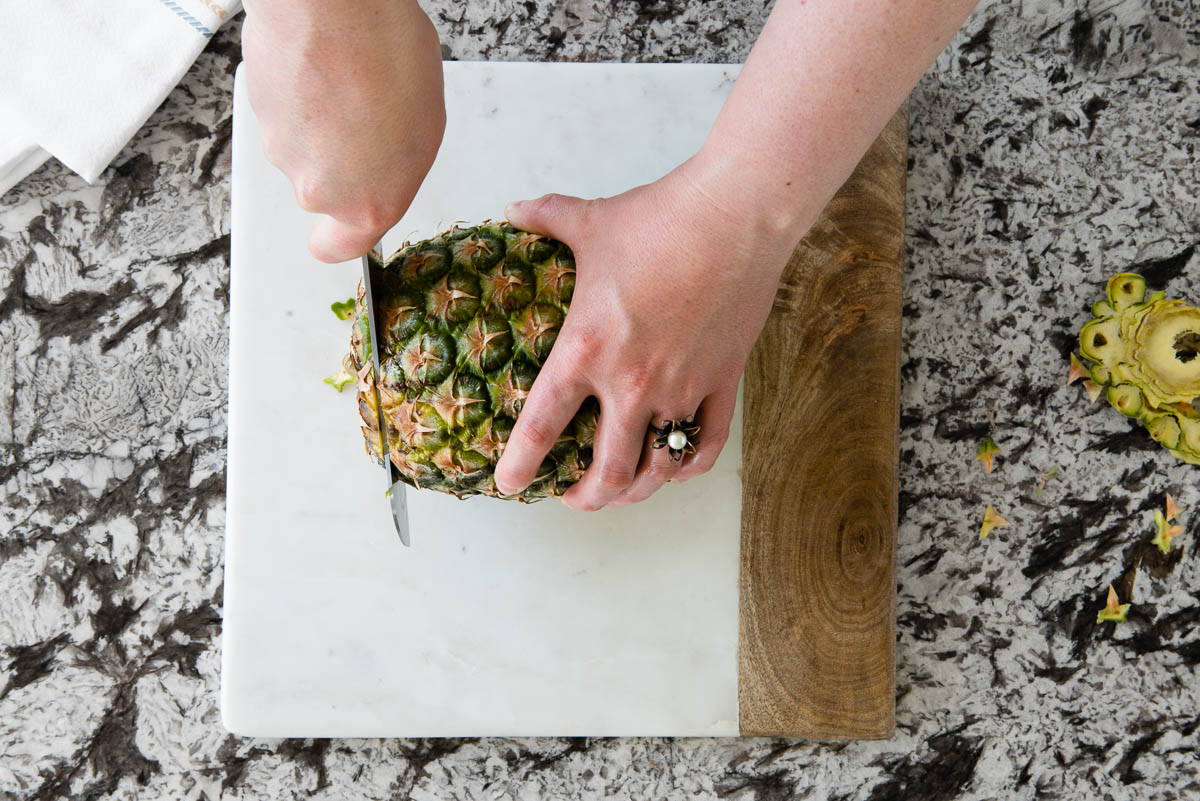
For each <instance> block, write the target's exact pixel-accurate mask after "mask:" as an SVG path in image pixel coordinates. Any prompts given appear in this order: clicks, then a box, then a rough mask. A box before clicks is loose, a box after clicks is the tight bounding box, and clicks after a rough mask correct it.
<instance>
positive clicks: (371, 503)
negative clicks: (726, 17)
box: [221, 62, 741, 737]
mask: <svg viewBox="0 0 1200 801" xmlns="http://www.w3.org/2000/svg"><path fill="white" fill-rule="evenodd" d="M736 70H737V68H736V67H729V66H721V65H612V64H496V63H466V62H450V63H447V64H446V70H445V75H446V99H447V112H448V116H449V124H448V126H447V134H446V139H445V142H444V144H443V147H442V150H441V153H440V155H439V157H438V160H437V162H436V164H435V165H434V167H433V170H432V172H431V173H430V175H429V178H428V180H427V181H426V183H425V185H424V186H423V187H422V189H421V191H420V193H419V194H418V196H417V198H416V200H415V202H414V204H413V206H412V209H411V211H410V212H409V213H408V215H407V216H406V217H405V218H404V220H403V221H402V222H401V224H400V225H399V226H397V228H396V230H395V231H394V232H393V235H392V236H389V237H388V239H387V240H385V250H386V251H388V252H390V251H391V250H392V249H393V248H394V247H396V246H398V245H399V244H400V242H401V241H402V240H404V239H407V238H410V237H416V238H419V237H421V236H426V235H430V234H432V233H434V232H436V231H437V230H440V228H442V227H444V226H445V225H448V224H450V223H452V222H454V221H456V220H468V221H470V220H478V219H482V218H487V217H491V218H499V217H502V215H503V207H504V204H505V202H507V201H508V200H510V199H519V198H527V197H535V196H537V195H540V194H542V193H544V192H549V191H556V192H565V193H572V194H578V195H582V196H598V195H607V194H613V193H617V192H620V191H622V190H624V189H626V188H629V187H631V186H635V185H637V184H641V183H645V182H647V181H650V180H653V179H655V178H656V177H658V176H659V175H661V174H663V173H665V172H667V171H668V170H670V169H671V168H672V167H674V166H675V165H676V164H677V163H679V162H680V161H682V160H683V159H685V158H686V157H687V156H689V155H690V154H691V153H692V152H694V151H695V149H696V148H697V147H698V146H699V145H700V144H701V142H702V141H703V138H704V135H705V133H706V132H707V130H708V128H709V126H710V125H711V123H712V121H713V120H714V119H715V117H716V114H717V112H718V110H719V108H720V106H721V103H722V102H723V100H724V97H725V95H726V94H727V92H728V90H729V88H730V87H731V86H732V81H733V78H734V76H735V74H736ZM633 121H636V124H633ZM233 135H234V145H233V148H234V164H233V209H232V215H233V219H232V278H231V289H230V297H231V299H230V305H231V326H230V328H231V330H230V352H231V355H230V412H229V472H228V502H227V510H228V514H227V521H228V522H227V532H226V583H225V624H224V632H223V662H222V686H221V707H222V714H223V717H224V722H225V725H226V727H227V728H229V729H230V730H231V731H233V732H235V733H237V734H242V735H256V736H270V737H283V736H364V737H365V736H409V737H413V736H465V735H591V736H600V735H734V734H738V732H739V725H738V660H737V656H738V636H739V635H738V613H739V607H738V582H739V532H740V529H739V526H740V517H741V486H740V480H739V476H738V472H739V462H740V453H741V414H740V408H739V414H738V417H737V418H736V419H735V420H734V423H733V426H732V430H731V436H730V440H729V443H728V444H727V445H726V447H725V450H724V452H723V455H722V457H721V460H720V461H719V462H718V464H717V466H716V468H715V469H714V470H713V471H712V472H711V473H709V474H708V475H706V476H704V477H702V478H700V479H696V480H694V481H691V482H688V483H687V484H685V485H681V486H671V487H668V488H666V489H665V490H664V491H662V492H660V493H658V494H657V495H656V496H655V497H654V498H653V499H651V500H650V501H649V502H646V503H643V504H639V505H636V506H634V507H629V508H626V509H621V510H605V511H602V512H599V513H592V514H588V513H578V512H573V511H571V510H569V509H567V508H565V507H563V506H562V505H560V504H557V503H554V502H552V501H551V502H544V503H541V504H537V505H534V506H524V505H518V504H512V503H505V502H501V501H494V500H490V499H471V500H468V501H458V500H456V499H454V498H451V497H448V496H443V495H439V494H435V493H431V492H414V491H410V493H409V496H410V501H409V503H410V514H411V522H412V530H413V547H412V548H411V549H404V548H403V547H402V546H401V545H400V543H399V541H398V540H397V539H396V536H395V534H394V532H393V531H392V528H391V522H390V519H389V511H388V507H387V504H386V502H385V501H384V499H383V497H382V492H381V490H380V481H379V475H378V471H379V468H377V467H376V466H375V465H373V464H372V463H371V462H370V461H369V460H368V459H367V457H366V456H365V454H364V453H363V446H362V442H361V438H360V435H359V433H358V425H357V422H356V417H355V410H354V401H353V398H352V397H351V394H350V391H349V390H347V392H346V393H345V394H344V395H338V394H337V393H336V392H334V391H333V390H332V389H331V388H330V387H328V386H326V385H325V384H323V383H322V382H321V378H322V377H323V376H326V375H328V374H330V373H332V372H333V371H334V370H335V369H336V368H337V365H338V361H339V359H340V357H341V354H342V352H343V351H344V349H345V347H346V342H347V339H348V336H349V330H348V324H347V323H344V322H340V321H338V320H337V319H335V317H334V316H333V315H332V314H331V313H330V310H329V304H330V302H331V301H333V300H339V299H345V298H346V297H348V296H350V295H351V294H353V289H354V285H355V282H356V280H357V277H358V274H359V267H358V264H357V262H354V263H348V264H342V265H337V266H334V267H330V266H327V265H323V264H320V263H318V262H316V261H315V260H314V259H312V258H311V256H309V254H308V252H307V248H306V240H307V233H308V229H309V227H310V224H311V219H310V218H309V216H308V215H306V214H305V213H303V212H301V211H300V210H299V209H298V208H297V207H296V204H295V202H294V200H293V196H292V191H291V188H290V186H289V184H288V182H287V181H286V179H285V178H284V177H283V176H282V175H281V174H280V173H279V172H278V171H277V170H276V169H275V168H274V167H272V166H271V165H270V164H269V163H268V162H267V161H266V159H265V157H264V156H263V153H262V149H261V145H260V141H259V128H258V124H257V121H256V119H255V117H254V114H253V111H252V110H251V108H250V106H249V103H248V102H247V99H246V93H245V85H244V81H243V76H242V75H241V74H240V73H239V75H238V77H237V81H236V89H235V99H234V133H233Z"/></svg>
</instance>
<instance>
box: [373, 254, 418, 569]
mask: <svg viewBox="0 0 1200 801" xmlns="http://www.w3.org/2000/svg"><path fill="white" fill-rule="evenodd" d="M372 255H374V256H375V257H376V261H378V262H379V264H380V265H382V264H383V241H382V240H380V242H379V243H378V244H376V245H375V247H373V248H371V250H370V252H369V253H366V254H364V255H363V257H362V270H363V293H364V302H365V304H366V307H365V308H366V313H367V323H368V325H367V330H368V332H369V334H370V341H371V370H372V372H373V374H374V378H375V380H374V381H372V382H371V386H372V388H373V390H374V392H375V411H376V413H377V414H378V420H377V422H378V424H379V453H380V455H381V456H383V469H384V472H385V473H386V474H387V498H388V503H389V505H390V506H391V508H392V522H393V523H395V525H396V533H397V534H399V535H400V542H402V543H404V546H405V547H406V548H407V547H408V546H410V545H411V544H412V540H411V537H410V535H409V529H408V497H407V496H406V495H405V485H404V482H403V481H400V480H399V476H398V475H397V471H396V470H395V466H394V465H393V464H392V460H391V457H390V456H389V455H388V443H387V435H386V432H387V421H386V420H385V419H384V416H383V403H382V402H381V401H380V399H379V381H380V371H379V336H378V334H377V333H376V326H375V320H376V317H375V295H374V293H373V292H372V281H371V279H372V278H373V277H374V276H373V275H372V273H373V272H374V271H373V270H372V266H371V256H372Z"/></svg>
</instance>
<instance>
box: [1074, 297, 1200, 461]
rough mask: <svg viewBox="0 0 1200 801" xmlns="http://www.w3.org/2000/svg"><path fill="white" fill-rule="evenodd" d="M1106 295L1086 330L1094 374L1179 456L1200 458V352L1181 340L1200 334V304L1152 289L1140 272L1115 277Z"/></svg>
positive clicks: (1085, 351)
mask: <svg viewBox="0 0 1200 801" xmlns="http://www.w3.org/2000/svg"><path fill="white" fill-rule="evenodd" d="M1106 296H1107V299H1106V300H1103V301H1100V302H1098V303H1096V304H1095V305H1094V306H1092V314H1093V319H1091V320H1089V321H1088V322H1087V323H1085V324H1084V325H1083V327H1082V328H1081V329H1080V331H1079V350H1080V353H1081V354H1082V355H1083V357H1084V358H1086V359H1088V360H1090V361H1091V362H1093V364H1092V366H1091V368H1090V374H1091V377H1092V380H1093V381H1095V382H1096V383H1097V384H1100V385H1101V386H1105V387H1107V397H1108V401H1109V404H1110V405H1111V406H1113V408H1115V409H1116V410H1117V411H1119V412H1121V413H1122V414H1124V415H1127V416H1129V417H1131V418H1133V419H1136V420H1137V421H1138V422H1140V423H1141V424H1142V425H1143V426H1144V427H1145V428H1146V429H1147V431H1148V432H1149V433H1150V435H1151V437H1152V438H1153V439H1154V440H1155V441H1156V442H1158V443H1159V444H1161V445H1162V446H1163V447H1164V448H1166V449H1167V450H1168V451H1169V452H1170V453H1171V454H1172V455H1173V456H1175V457H1176V458H1177V459H1179V460H1181V461H1184V462H1187V463H1189V464H1195V465H1200V407H1197V406H1196V401H1197V396H1198V395H1200V356H1197V355H1195V354H1194V353H1190V354H1185V353H1184V351H1185V350H1186V349H1187V347H1189V346H1188V345H1186V344H1181V343H1185V342H1194V341H1196V339H1197V338H1200V309H1198V308H1196V307H1193V306H1189V305H1187V304H1186V303H1184V302H1183V301H1179V300H1167V299H1166V295H1165V293H1163V292H1155V293H1153V294H1150V295H1147V294H1146V282H1145V279H1144V278H1143V277H1142V276H1140V275H1138V274H1136V273H1119V274H1117V275H1114V276H1113V277H1112V278H1110V279H1109V281H1108V285H1107V287H1106Z"/></svg>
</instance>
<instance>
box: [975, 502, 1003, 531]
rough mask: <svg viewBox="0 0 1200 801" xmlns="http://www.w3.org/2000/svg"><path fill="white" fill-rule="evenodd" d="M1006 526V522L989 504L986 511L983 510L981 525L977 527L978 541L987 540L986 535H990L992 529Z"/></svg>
mask: <svg viewBox="0 0 1200 801" xmlns="http://www.w3.org/2000/svg"><path fill="white" fill-rule="evenodd" d="M1007 525H1008V521H1007V520H1005V519H1004V518H1003V517H1001V516H1000V514H999V512H997V511H996V510H995V509H994V508H993V507H992V505H991V504H990V503H989V504H988V506H987V509H984V510H983V525H981V526H980V527H979V539H981V540H982V539H987V535H988V534H991V533H992V529H996V528H1001V527H1003V526H1007Z"/></svg>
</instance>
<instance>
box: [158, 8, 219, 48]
mask: <svg viewBox="0 0 1200 801" xmlns="http://www.w3.org/2000/svg"><path fill="white" fill-rule="evenodd" d="M158 2H160V3H162V4H163V5H164V6H166V7H167V8H169V9H171V10H172V11H174V12H175V16H177V17H179V18H180V19H181V20H183V21H184V22H186V23H187V24H188V25H191V26H192V27H193V28H195V29H196V32H197V33H199V34H200V35H201V36H203V37H204V38H205V39H211V38H212V35H213V32H212V31H210V30H209V29H208V28H206V27H204V25H202V24H201V23H200V20H198V19H196V18H195V17H193V16H192V15H191V14H189V13H187V11H185V10H184V9H183V8H182V7H181V6H180V5H179V4H178V3H175V2H172V0H158Z"/></svg>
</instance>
